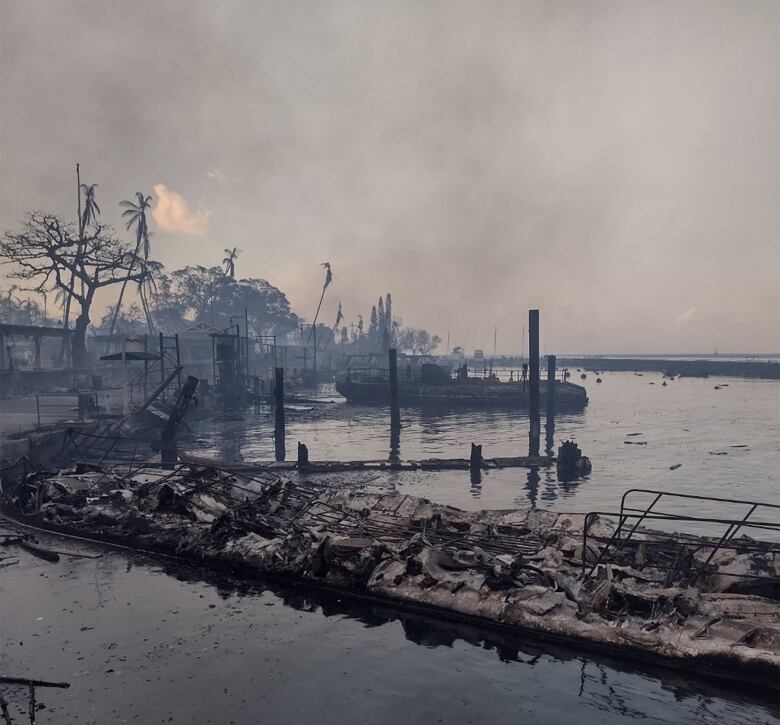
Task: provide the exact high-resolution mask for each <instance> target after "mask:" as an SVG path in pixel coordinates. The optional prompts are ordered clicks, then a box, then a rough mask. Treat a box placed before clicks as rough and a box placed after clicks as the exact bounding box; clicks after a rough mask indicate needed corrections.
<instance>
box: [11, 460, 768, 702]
mask: <svg viewBox="0 0 780 725" xmlns="http://www.w3.org/2000/svg"><path fill="white" fill-rule="evenodd" d="M30 486H31V483H30V481H28V482H26V483H25V484H24V485H23V486H22V488H20V489H18V490H16V491H11V490H9V493H10V494H12V498H13V499H14V500H15V501H16V502H17V507H16V511H15V517H17V518H19V517H20V516H21V517H23V518H26V519H27V520H28V521H29V520H30V518H29V517H28V516H25V515H24V514H25V512H29V513H30V514H32V517H34V520H35V522H36V524H37V525H38V526H41V527H44V528H48V529H51V530H57V531H62V532H67V533H71V534H76V535H79V536H86V537H88V538H91V539H98V540H103V541H111V542H114V543H122V544H123V545H129V546H132V547H137V548H142V549H146V550H155V551H160V552H163V553H168V554H175V555H176V556H179V557H184V558H187V559H191V560H197V561H200V562H203V563H208V564H209V565H211V566H217V567H227V568H230V569H234V570H236V571H243V572H247V573H249V574H250V575H252V574H256V575H262V576H271V577H275V578H276V577H278V578H283V579H289V580H297V581H299V582H301V583H303V584H305V585H308V586H315V587H320V588H328V589H335V590H340V591H343V592H344V593H346V594H350V595H353V596H357V597H362V598H371V599H376V600H383V601H386V602H392V603H394V604H396V605H398V606H400V607H403V608H406V609H409V610H413V611H419V612H426V613H430V614H436V615H437V616H442V617H447V618H452V619H462V620H468V621H473V622H481V623H484V624H489V625H492V626H495V627H498V628H500V629H504V630H507V631H516V632H526V633H534V634H536V635H537V636H540V637H543V638H548V637H550V638H554V639H559V640H561V639H563V640H567V641H568V642H569V643H570V644H574V643H575V642H580V643H581V644H582V646H584V647H587V648H597V649H602V650H613V651H616V652H622V653H624V654H627V655H631V656H645V657H647V656H650V657H652V658H653V659H655V660H656V661H658V662H659V663H663V664H667V665H674V666H677V667H683V668H685V669H696V670H699V671H702V672H707V673H708V674H710V675H712V676H718V677H726V678H731V679H747V680H748V681H752V682H754V683H759V682H760V683H762V684H763V685H768V686H769V687H775V688H776V687H777V678H776V673H777V671H778V665H780V622H778V615H777V599H776V596H771V593H772V592H774V589H771V587H773V586H774V584H773V582H774V581H775V580H776V578H777V577H769V580H768V581H767V583H766V584H765V586H764V588H765V589H766V590H767V592H768V593H764V594H761V595H748V594H742V593H740V590H741V588H742V585H741V584H740V581H741V577H742V576H743V574H744V572H750V571H752V570H753V568H755V567H759V569H760V570H761V571H764V570H771V571H776V570H777V558H776V557H777V554H778V553H780V552H779V551H778V548H777V547H776V546H774V545H766V546H759V545H758V544H759V542H756V541H755V540H750V541H745V542H744V543H739V544H737V545H735V546H734V547H732V548H733V551H731V552H727V555H722V554H719V556H718V557H716V559H713V560H712V563H711V565H710V566H709V568H708V569H706V571H705V574H704V576H703V577H702V576H699V575H696V576H695V577H693V578H691V577H690V576H688V575H687V574H686V573H685V572H684V571H682V570H681V569H680V567H679V566H678V567H676V568H675V573H674V576H670V575H669V574H668V572H665V571H664V570H663V567H666V566H668V559H669V553H670V551H671V550H670V549H669V543H670V542H669V541H667V543H665V544H664V543H659V542H658V541H656V539H657V536H656V534H657V532H650V531H648V532H646V534H647V536H648V538H646V539H644V540H642V541H638V542H636V543H637V544H638V546H637V547H635V548H633V549H623V550H621V551H620V552H614V554H615V555H614V556H613V555H610V556H609V558H607V559H604V560H603V561H602V563H601V564H599V563H596V564H595V566H594V569H595V568H598V572H596V574H595V575H593V576H591V575H590V574H586V573H585V567H584V566H583V564H584V562H585V560H586V559H587V560H588V562H589V563H592V561H591V556H592V552H589V547H588V546H585V545H584V544H583V543H582V541H583V540H582V532H583V527H584V526H585V525H586V523H587V526H588V529H589V535H590V536H593V537H596V539H593V541H596V540H598V541H599V542H600V543H601V545H603V543H604V542H606V541H608V540H611V537H612V534H613V530H614V529H613V524H610V522H608V521H607V520H603V519H598V518H595V519H594V518H593V516H592V515H589V516H590V520H589V522H588V520H587V519H586V517H585V516H584V515H583V514H568V515H567V514H558V513H554V512H548V511H541V510H533V511H527V510H505V511H474V512H469V511H463V510H460V509H455V508H452V507H448V506H440V505H437V504H434V503H431V502H430V501H428V500H426V499H421V498H417V497H413V496H408V495H403V494H400V493H397V492H394V493H391V494H383V493H371V492H364V493H355V492H354V491H351V490H347V489H333V488H330V487H327V486H321V485H317V484H314V483H310V484H308V485H307V486H305V487H304V486H296V485H294V484H292V483H291V482H289V481H284V480H282V479H278V478H276V477H274V476H269V477H266V478H265V479H260V478H257V477H249V476H241V475H236V474H230V473H227V472H225V471H221V470H218V469H213V468H205V469H204V468H200V467H197V466H191V467H189V469H188V470H183V469H182V470H179V471H177V472H176V473H173V474H172V473H171V472H170V471H163V470H160V469H152V468H146V469H144V470H138V471H134V472H133V473H132V474H127V475H124V476H119V475H116V474H112V473H108V474H105V473H100V472H87V473H84V474H77V473H71V474H65V475H59V476H55V477H52V478H49V479H43V480H39V483H38V487H35V488H31V487H30ZM18 507H21V510H20V509H19V508H18ZM671 543H673V544H675V545H677V542H675V541H672V542H671ZM712 545H713V541H712V540H707V539H703V538H702V539H695V540H694V539H692V538H691V537H685V539H684V546H685V547H695V548H696V550H697V552H698V555H699V556H704V557H706V556H707V551H708V547H710V546H712ZM742 549H745V551H744V552H742V551H741V550H742ZM708 561H709V559H708ZM664 562H666V563H664ZM697 571H698V572H699V574H701V571H702V570H697ZM665 574H666V575H665ZM764 579H766V577H764ZM733 587H736V588H733ZM770 589H771V592H770Z"/></svg>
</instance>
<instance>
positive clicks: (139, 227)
mask: <svg viewBox="0 0 780 725" xmlns="http://www.w3.org/2000/svg"><path fill="white" fill-rule="evenodd" d="M135 196H136V200H137V201H136V203H133V202H132V201H120V202H119V206H121V207H125V211H123V212H122V218H124V219H126V222H125V227H126V229H128V230H130V229H132V228H133V227H135V251H134V252H133V255H132V259H131V261H130V266H129V268H128V270H127V278H126V279H125V280H124V282H123V283H122V288H121V289H120V290H119V300H118V301H117V303H116V306H115V307H114V322H112V323H111V328H110V332H109V334H110V335H113V334H114V327H115V326H116V322H115V320H116V317H117V315H118V314H119V311H120V310H121V309H122V298H123V297H124V295H125V288H126V287H127V283H128V282H129V281H130V275H131V274H132V271H133V268H134V267H135V265H136V263H137V262H141V257H139V252H141V247H142V246H143V255H142V257H143V260H144V262H146V261H148V260H149V251H150V248H149V224H148V222H147V219H146V212H147V211H148V210H149V209H150V208H151V206H152V197H151V196H144V195H143V194H142V193H141V192H140V191H136V192H135ZM143 274H145V272H144V271H143V270H142V278H143ZM144 311H145V312H146V313H147V324H149V331H150V332H152V331H153V326H152V324H151V317H150V316H149V310H148V306H147V304H146V302H145V301H144Z"/></svg>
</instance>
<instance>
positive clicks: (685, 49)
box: [0, 0, 780, 352]
mask: <svg viewBox="0 0 780 725" xmlns="http://www.w3.org/2000/svg"><path fill="white" fill-rule="evenodd" d="M0 23H1V26H2V27H1V30H0V32H1V36H0V40H1V42H2V49H1V53H2V56H1V60H2V71H1V73H2V75H1V76H0V104H1V105H0V122H1V130H0V164H1V167H0V175H1V184H2V186H1V187H0V194H1V195H2V199H1V206H0V216H1V218H0V222H2V227H3V228H9V227H14V226H16V225H18V224H19V222H20V221H21V219H22V217H23V214H24V212H25V211H26V210H29V209H34V208H45V209H51V210H53V211H57V212H61V213H63V214H69V215H71V216H75V208H76V199H75V196H76V195H75V180H74V167H75V163H76V162H77V161H78V162H80V164H81V169H82V180H83V181H86V182H89V183H97V184H98V185H99V186H98V191H97V197H98V201H99V203H100V205H101V208H102V209H103V218H104V219H105V220H107V221H110V222H112V223H114V224H115V225H116V226H117V228H118V229H121V226H120V219H119V211H120V210H119V207H118V206H117V204H118V202H119V201H120V200H121V199H128V198H132V196H133V194H134V192H135V191H137V190H141V191H144V193H148V194H152V195H153V196H154V197H155V203H156V205H157V210H156V211H157V213H156V215H155V220H154V221H153V222H152V227H153V230H154V237H153V239H152V245H153V256H154V257H156V258H157V259H159V260H160V261H162V262H163V263H165V265H166V266H167V267H169V268H175V267H178V266H183V265H185V264H203V265H213V264H219V263H220V262H221V260H222V257H223V256H224V254H223V252H222V250H223V249H224V248H225V247H233V246H237V247H239V248H240V249H241V250H243V252H242V254H241V256H240V257H239V259H238V263H237V274H238V276H262V277H265V278H266V279H268V280H269V281H270V282H271V283H272V284H275V285H277V286H279V287H280V288H281V289H283V290H284V291H285V292H286V293H287V294H288V296H289V297H290V300H291V302H292V304H293V307H294V309H295V311H296V312H298V314H300V315H302V316H303V317H306V318H308V319H311V317H312V316H313V312H314V308H315V307H316V303H317V300H318V298H319V292H320V286H321V283H322V268H321V267H320V266H319V265H320V263H321V262H325V261H328V262H330V263H331V264H332V265H333V270H334V285H333V287H332V289H331V290H330V291H329V293H328V296H327V297H326V303H325V306H324V308H323V309H324V315H323V317H324V320H325V321H326V322H328V321H330V320H331V319H332V318H335V312H336V306H337V303H338V300H341V301H342V304H343V309H344V314H345V317H346V320H347V322H351V321H354V319H355V318H356V315H357V313H362V314H363V315H364V316H366V315H367V314H368V312H369V311H370V305H371V303H372V302H373V301H375V300H376V298H378V297H379V295H380V294H383V293H385V292H388V291H389V292H391V293H392V294H393V298H394V311H395V313H396V314H397V315H399V316H400V317H402V318H403V320H404V322H405V323H406V324H409V325H414V326H422V327H426V328H428V329H429V330H431V331H432V332H435V333H438V334H439V335H440V336H441V337H442V338H444V339H446V337H447V335H448V333H449V336H450V340H451V343H452V344H453V345H455V344H462V345H465V346H466V347H467V348H469V349H470V348H473V347H483V348H485V349H486V350H488V349H490V348H492V344H493V331H494V326H497V328H498V351H499V352H509V351H513V350H519V349H520V345H521V335H522V327H523V325H524V324H525V320H526V315H527V312H526V311H527V309H528V308H529V307H539V308H540V309H541V319H542V348H543V350H544V351H549V352H553V351H557V352H687V351H691V352H693V351H698V352H711V351H712V350H713V348H714V347H715V346H717V347H718V349H719V351H721V352H725V351H774V350H780V212H779V210H778V209H779V201H778V200H779V199H780V90H779V89H780V51H779V47H780V3H778V2H776V0H766V1H764V0H749V1H746V2H736V1H733V0H727V1H719V0H699V1H695V2H690V1H685V0H673V1H670V2H665V1H658V2H631V1H626V0H614V1H606V0H596V1H594V2H587V3H584V2H579V1H572V2H563V1H560V0H558V1H551V2H547V1H546V0H545V1H541V0H540V1H538V2H520V1H513V2H497V1H489V0H486V1H483V2H470V1H469V2H461V1H459V0H444V1H428V2H420V1H419V0H415V1H414V2H367V1H366V0H359V1H356V2H349V1H339V2H308V1H307V2H296V1H289V0H288V1H285V2H273V3H270V2H264V1H262V0H251V1H249V0H247V1H246V2H238V1H235V2H228V1H226V0H223V1H218V0H208V1H205V0H169V1H167V2H163V1H161V0H156V1H155V2H151V1H148V0H136V1H135V2H132V3H120V2H106V1H105V0H89V1H86V0H85V1H75V0H73V1H72V0H52V1H51V2H30V1H29V0H5V1H4V2H3V3H2V5H0ZM122 233H123V234H126V233H125V232H124V231H123V232H122ZM128 238H129V235H128ZM96 316H97V315H94V314H93V318H94V317H96Z"/></svg>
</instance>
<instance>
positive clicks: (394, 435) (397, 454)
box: [388, 425, 401, 463]
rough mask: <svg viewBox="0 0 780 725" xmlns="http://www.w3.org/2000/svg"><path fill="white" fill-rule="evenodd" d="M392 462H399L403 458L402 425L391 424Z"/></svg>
mask: <svg viewBox="0 0 780 725" xmlns="http://www.w3.org/2000/svg"><path fill="white" fill-rule="evenodd" d="M388 460H389V461H390V463H399V462H400V460H401V427H400V426H394V425H391V426H390V457H389V459H388Z"/></svg>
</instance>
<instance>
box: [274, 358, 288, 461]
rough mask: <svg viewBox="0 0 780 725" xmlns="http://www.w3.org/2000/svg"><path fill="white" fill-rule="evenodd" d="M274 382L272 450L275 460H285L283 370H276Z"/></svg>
mask: <svg viewBox="0 0 780 725" xmlns="http://www.w3.org/2000/svg"><path fill="white" fill-rule="evenodd" d="M275 375H276V377H275V380H274V448H275V452H276V460H277V461H283V460H284V459H285V455H286V451H285V444H284V443H285V442H284V438H285V430H284V368H276V370H275Z"/></svg>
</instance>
